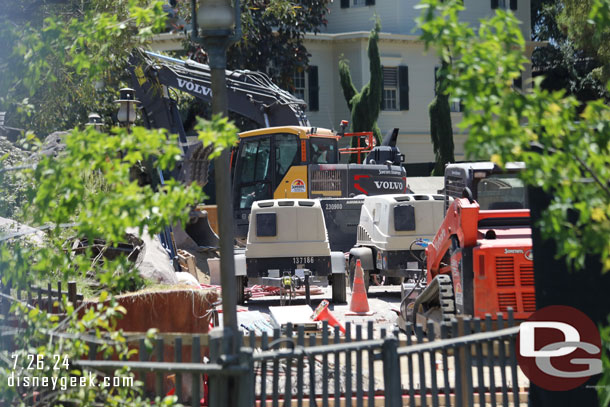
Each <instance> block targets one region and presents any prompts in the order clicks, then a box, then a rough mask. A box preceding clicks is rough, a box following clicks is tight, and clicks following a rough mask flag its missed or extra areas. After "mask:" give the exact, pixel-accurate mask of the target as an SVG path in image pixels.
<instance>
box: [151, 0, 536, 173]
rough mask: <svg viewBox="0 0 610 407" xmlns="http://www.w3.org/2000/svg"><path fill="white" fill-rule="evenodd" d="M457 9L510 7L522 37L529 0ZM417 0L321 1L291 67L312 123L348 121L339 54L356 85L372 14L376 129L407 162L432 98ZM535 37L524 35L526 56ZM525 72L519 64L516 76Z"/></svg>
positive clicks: (474, 15) (475, 1)
mask: <svg viewBox="0 0 610 407" xmlns="http://www.w3.org/2000/svg"><path fill="white" fill-rule="evenodd" d="M463 2H464V6H465V10H464V12H462V14H461V15H460V17H461V18H462V20H463V21H467V22H470V23H471V24H473V25H476V24H478V21H479V20H480V19H481V18H484V17H489V16H490V15H491V14H492V13H493V12H494V9H497V8H504V9H510V10H512V11H513V13H515V15H516V16H517V18H518V19H519V20H520V21H521V28H522V33H523V37H524V38H526V39H529V38H531V18H530V0H463ZM418 3H419V0H334V1H333V3H331V4H330V5H329V8H330V13H329V15H328V16H327V17H328V18H327V20H328V25H327V26H326V27H325V28H324V29H323V30H322V32H321V33H318V34H313V33H310V34H306V36H305V45H306V47H307V50H308V51H309V53H310V54H311V58H310V61H309V62H310V68H309V69H308V71H307V72H300V73H296V74H295V78H294V84H295V88H296V89H295V91H294V92H293V93H295V94H296V96H299V97H301V98H302V99H304V100H305V101H306V102H307V103H308V111H307V115H308V117H309V120H310V122H311V123H312V125H315V126H318V127H326V128H331V129H338V127H339V123H340V121H341V120H349V119H350V112H349V110H348V108H347V103H346V101H345V98H344V97H343V91H342V89H341V86H340V83H339V60H340V59H341V57H345V58H346V59H348V60H349V65H350V71H351V76H352V80H353V82H354V85H355V86H356V88H357V89H360V88H361V87H362V85H363V84H365V83H367V82H368V81H369V77H370V72H369V60H368V56H367V46H368V36H369V33H370V30H371V29H372V27H373V24H374V20H373V19H374V16H375V15H377V16H379V18H380V20H381V33H380V40H379V50H380V55H381V64H382V65H383V69H384V92H383V94H384V108H383V110H382V112H381V114H380V117H379V120H378V125H379V128H380V129H381V131H382V134H386V132H387V131H389V130H391V129H393V128H394V127H398V128H399V129H400V135H399V138H398V147H399V148H400V150H401V151H402V152H403V153H404V154H405V162H406V163H407V164H413V163H424V162H432V161H434V153H433V151H432V142H431V140H430V123H429V119H428V105H429V104H430V102H431V101H432V99H433V98H434V81H435V68H436V67H438V66H439V59H438V57H437V56H436V55H435V53H434V51H432V50H430V51H428V52H426V51H425V49H424V44H423V43H422V42H421V41H420V40H419V35H418V34H419V33H418V32H416V31H415V18H416V17H418V16H419V13H420V11H419V10H416V9H415V6H416V5H417V4H418ZM182 39H183V36H182V35H178V34H169V33H167V34H160V35H157V36H155V38H154V40H153V44H152V47H153V49H155V50H158V51H175V50H180V49H182V43H181V41H182ZM535 45H536V44H535V43H534V42H531V41H527V42H526V53H527V55H526V56H527V57H528V59H529V58H530V57H531V53H532V51H533V49H534V46H535ZM530 78H531V66H526V68H525V71H524V72H523V74H522V78H521V81H519V82H520V83H519V84H517V86H521V84H527V83H528V80H529V79H530ZM451 116H452V117H451V119H452V123H453V125H454V142H455V158H456V160H463V159H465V157H464V142H465V140H466V137H467V135H466V134H464V133H460V132H459V130H458V128H457V126H456V125H457V123H459V121H460V120H461V113H460V105H459V103H452V113H451Z"/></svg>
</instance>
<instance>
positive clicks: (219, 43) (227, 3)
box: [191, 0, 241, 354]
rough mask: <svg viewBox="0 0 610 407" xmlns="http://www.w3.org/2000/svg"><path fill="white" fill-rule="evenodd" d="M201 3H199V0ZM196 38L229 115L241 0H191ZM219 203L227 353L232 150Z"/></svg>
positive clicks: (232, 311)
mask: <svg viewBox="0 0 610 407" xmlns="http://www.w3.org/2000/svg"><path fill="white" fill-rule="evenodd" d="M197 3H198V4H197ZM191 7H192V16H191V17H192V28H193V30H192V32H191V36H192V39H193V41H195V42H199V43H201V44H202V45H203V47H204V48H205V50H206V51H207V53H208V63H209V66H210V71H211V79H212V113H213V114H220V115H222V116H226V115H227V113H228V104H227V83H226V76H225V75H226V73H225V70H226V68H227V48H228V47H229V45H231V44H232V43H234V42H235V41H237V40H238V39H239V37H240V36H241V31H240V7H239V0H199V1H197V0H191ZM214 167H215V169H216V170H215V171H214V172H215V181H216V203H217V205H218V227H219V231H218V232H219V235H220V236H219V237H220V283H221V286H222V314H223V332H222V336H223V343H224V344H225V345H227V346H226V348H225V353H230V354H234V353H236V352H237V341H235V340H234V339H235V336H236V334H237V311H236V310H237V288H236V279H235V260H234V257H233V256H234V253H233V201H232V199H231V179H230V174H231V168H230V163H229V150H228V149H226V150H224V151H223V152H222V154H221V155H220V156H219V157H218V158H216V160H215V161H214Z"/></svg>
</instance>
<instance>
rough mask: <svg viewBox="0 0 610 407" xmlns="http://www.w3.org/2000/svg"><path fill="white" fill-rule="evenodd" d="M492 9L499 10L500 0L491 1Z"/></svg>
mask: <svg viewBox="0 0 610 407" xmlns="http://www.w3.org/2000/svg"><path fill="white" fill-rule="evenodd" d="M491 8H492V9H496V8H498V0H491Z"/></svg>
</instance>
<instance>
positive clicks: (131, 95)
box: [114, 88, 140, 128]
mask: <svg viewBox="0 0 610 407" xmlns="http://www.w3.org/2000/svg"><path fill="white" fill-rule="evenodd" d="M119 94H120V98H119V99H118V100H115V101H114V103H118V104H119V111H118V113H117V120H118V121H119V123H121V125H122V126H124V127H127V128H129V126H131V125H132V124H133V123H134V122H135V121H136V105H137V104H138V103H140V101H139V100H136V93H135V91H134V90H133V89H131V88H123V89H121V90H120V91H119Z"/></svg>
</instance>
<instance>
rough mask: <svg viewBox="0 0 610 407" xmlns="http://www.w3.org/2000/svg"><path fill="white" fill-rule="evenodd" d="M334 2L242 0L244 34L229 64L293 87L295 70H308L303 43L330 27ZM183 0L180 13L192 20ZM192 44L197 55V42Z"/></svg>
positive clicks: (232, 67) (229, 53) (230, 52)
mask: <svg viewBox="0 0 610 407" xmlns="http://www.w3.org/2000/svg"><path fill="white" fill-rule="evenodd" d="M330 2H331V0H241V1H240V7H241V23H242V37H241V40H240V41H239V42H237V43H236V44H234V45H233V46H232V47H231V48H230V49H229V51H228V55H227V66H228V67H229V69H249V70H251V71H259V72H265V73H266V74H267V75H269V76H270V77H271V78H272V79H273V81H274V82H275V83H277V84H278V85H279V86H280V87H282V88H284V89H288V90H291V89H293V88H294V84H293V75H294V73H295V72H302V71H304V70H306V69H307V67H308V63H309V53H308V52H307V49H306V47H305V45H304V44H303V40H304V38H305V33H318V32H320V29H321V28H322V27H324V26H326V24H327V20H326V14H327V13H328V5H329V4H330ZM182 3H183V4H179V5H178V6H179V13H180V15H181V16H182V18H183V19H184V20H186V21H190V20H191V16H190V14H191V10H190V3H189V2H182ZM189 24H190V23H189ZM188 47H189V52H190V53H191V54H195V55H196V53H195V49H196V48H197V45H195V44H189V45H188ZM203 62H205V61H203Z"/></svg>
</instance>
